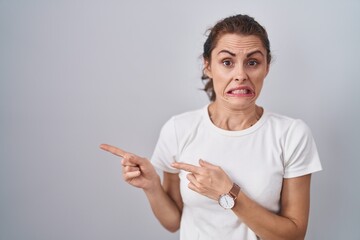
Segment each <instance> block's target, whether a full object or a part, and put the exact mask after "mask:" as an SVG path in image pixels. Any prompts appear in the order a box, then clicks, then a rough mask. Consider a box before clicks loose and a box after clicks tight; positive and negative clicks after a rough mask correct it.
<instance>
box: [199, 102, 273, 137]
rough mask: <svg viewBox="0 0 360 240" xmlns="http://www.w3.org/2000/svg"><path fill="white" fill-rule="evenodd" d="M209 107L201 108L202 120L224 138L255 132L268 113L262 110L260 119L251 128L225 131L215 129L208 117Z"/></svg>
mask: <svg viewBox="0 0 360 240" xmlns="http://www.w3.org/2000/svg"><path fill="white" fill-rule="evenodd" d="M209 105H210V104H208V105H206V106H205V107H204V108H203V115H204V119H205V122H206V124H207V125H208V126H209V127H210V128H211V129H212V130H214V131H216V132H218V133H220V134H222V135H226V136H243V135H247V134H250V133H253V132H255V131H256V130H258V129H259V128H260V127H261V126H262V125H263V124H264V123H265V121H266V119H267V117H268V112H267V111H266V110H265V109H264V111H263V114H262V116H261V117H260V119H259V120H258V121H257V122H256V123H255V124H254V125H252V126H251V127H249V128H246V129H243V130H237V131H230V130H225V129H222V128H219V127H217V126H216V125H215V124H214V123H213V122H212V121H211V119H210V116H209V111H208V108H209Z"/></svg>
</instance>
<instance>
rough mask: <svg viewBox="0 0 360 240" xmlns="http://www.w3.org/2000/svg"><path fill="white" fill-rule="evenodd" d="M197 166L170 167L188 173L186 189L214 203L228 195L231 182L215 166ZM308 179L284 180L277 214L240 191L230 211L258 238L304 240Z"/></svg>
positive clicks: (179, 165)
mask: <svg viewBox="0 0 360 240" xmlns="http://www.w3.org/2000/svg"><path fill="white" fill-rule="evenodd" d="M199 164H200V166H194V165H190V164H185V163H174V164H173V167H175V168H178V169H183V170H185V171H187V172H190V173H189V174H188V175H187V178H188V180H189V181H190V182H189V188H190V189H192V190H193V191H196V192H198V193H200V194H202V195H204V196H207V197H209V198H211V199H214V200H215V201H217V200H218V198H219V196H220V195H221V194H223V193H227V192H229V190H230V189H231V187H232V184H233V183H232V181H231V179H230V178H229V177H228V176H227V174H226V173H225V172H224V171H223V170H222V169H221V168H220V167H219V166H215V165H212V164H210V163H208V162H206V161H203V160H200V161H199ZM310 178H311V175H305V176H302V177H297V178H291V179H284V181H283V188H282V193H281V202H280V204H281V206H280V209H281V210H280V213H279V214H275V213H273V212H270V211H269V210H267V209H265V208H264V207H262V206H261V205H259V204H257V203H256V202H255V201H254V200H252V199H250V198H249V197H248V196H246V195H245V194H244V193H243V192H242V191H240V193H239V195H238V197H237V199H236V204H235V206H234V208H233V209H232V210H233V212H234V213H235V214H236V215H237V216H238V217H239V219H241V221H243V222H244V223H245V224H247V225H248V226H249V228H251V229H252V230H253V231H254V232H255V233H256V234H257V235H258V236H259V237H261V238H262V239H265V240H271V239H276V240H279V239H280V240H281V239H289V240H297V239H304V237H305V233H306V228H307V222H308V215H309V205H310V204H309V202H310V200H309V199H310ZM244 187H246V186H244Z"/></svg>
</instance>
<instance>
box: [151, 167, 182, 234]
mask: <svg viewBox="0 0 360 240" xmlns="http://www.w3.org/2000/svg"><path fill="white" fill-rule="evenodd" d="M144 192H145V194H146V196H147V198H148V200H149V203H150V205H151V209H152V211H153V213H154V215H155V216H156V218H157V219H158V220H159V222H160V223H161V224H162V225H163V226H164V227H165V228H166V229H167V230H168V231H170V232H176V231H177V230H178V229H179V228H180V220H181V213H182V206H183V203H182V198H181V195H180V179H179V176H178V174H172V173H166V172H164V179H163V186H161V184H160V183H159V184H157V185H156V188H154V189H153V190H150V191H149V190H145V189H144Z"/></svg>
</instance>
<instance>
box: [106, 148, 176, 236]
mask: <svg viewBox="0 0 360 240" xmlns="http://www.w3.org/2000/svg"><path fill="white" fill-rule="evenodd" d="M100 148H101V149H103V150H105V151H108V152H110V153H112V154H115V155H116V156H119V157H122V158H123V159H122V161H121V164H122V171H123V178H124V180H125V181H126V182H128V183H129V184H130V185H132V186H134V187H138V188H142V189H143V190H144V192H145V194H146V197H147V198H148V200H149V203H150V206H151V209H152V211H153V213H154V215H155V216H156V218H157V219H158V220H159V222H160V223H161V224H162V225H163V226H164V227H165V228H166V229H167V230H169V231H171V232H175V231H177V230H178V229H179V227H180V219H181V212H182V199H181V195H180V180H179V177H178V174H171V173H164V183H163V184H164V186H162V185H161V182H160V177H159V175H158V174H157V173H156V171H155V169H154V167H153V165H152V164H151V162H150V161H149V160H148V159H146V158H141V157H139V156H136V155H134V154H131V153H127V152H125V151H123V150H121V149H120V148H116V147H113V146H110V145H106V144H102V145H101V146H100Z"/></svg>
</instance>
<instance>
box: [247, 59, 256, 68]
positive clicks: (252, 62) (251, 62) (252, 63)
mask: <svg viewBox="0 0 360 240" xmlns="http://www.w3.org/2000/svg"><path fill="white" fill-rule="evenodd" d="M247 65H249V66H251V67H255V66H256V65H258V62H257V61H256V60H250V61H248V63H247Z"/></svg>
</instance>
